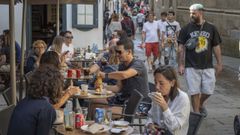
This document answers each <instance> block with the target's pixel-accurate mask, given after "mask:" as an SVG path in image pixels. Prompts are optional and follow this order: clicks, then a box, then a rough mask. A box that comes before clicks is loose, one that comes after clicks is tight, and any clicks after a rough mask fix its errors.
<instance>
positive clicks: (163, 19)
mask: <svg viewBox="0 0 240 135" xmlns="http://www.w3.org/2000/svg"><path fill="white" fill-rule="evenodd" d="M166 21H167V12H162V13H161V19H160V20H158V28H159V31H160V33H162V30H163V28H164V22H166ZM161 51H162V38H161V35H160V45H159V58H158V62H159V66H160V65H161Z"/></svg>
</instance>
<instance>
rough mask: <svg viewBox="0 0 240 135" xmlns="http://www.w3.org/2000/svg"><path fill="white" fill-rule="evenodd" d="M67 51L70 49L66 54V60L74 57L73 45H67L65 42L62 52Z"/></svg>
mask: <svg viewBox="0 0 240 135" xmlns="http://www.w3.org/2000/svg"><path fill="white" fill-rule="evenodd" d="M66 51H69V52H68V54H67V55H66V61H69V60H70V59H71V58H72V57H73V54H74V48H73V45H72V44H70V45H69V46H67V45H66V44H65V43H63V46H62V53H64V52H66Z"/></svg>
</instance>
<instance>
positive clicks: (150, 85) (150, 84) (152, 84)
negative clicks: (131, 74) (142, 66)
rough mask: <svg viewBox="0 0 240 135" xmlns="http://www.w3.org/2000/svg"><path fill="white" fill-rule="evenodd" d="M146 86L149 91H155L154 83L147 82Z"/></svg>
mask: <svg viewBox="0 0 240 135" xmlns="http://www.w3.org/2000/svg"><path fill="white" fill-rule="evenodd" d="M148 87H149V91H150V92H156V89H155V84H154V83H151V82H148Z"/></svg>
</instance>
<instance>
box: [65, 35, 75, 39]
mask: <svg viewBox="0 0 240 135" xmlns="http://www.w3.org/2000/svg"><path fill="white" fill-rule="evenodd" d="M65 38H68V39H73V36H69V37H68V36H66V37H65Z"/></svg>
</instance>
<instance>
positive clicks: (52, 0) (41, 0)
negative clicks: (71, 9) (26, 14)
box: [0, 0, 97, 5]
mask: <svg viewBox="0 0 240 135" xmlns="http://www.w3.org/2000/svg"><path fill="white" fill-rule="evenodd" d="M9 1H10V0H0V4H9ZM21 1H24V0H15V3H19V2H21ZM83 3H84V4H88V3H89V4H90V3H97V0H59V4H83ZM28 4H33V5H45V4H57V0H28Z"/></svg>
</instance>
